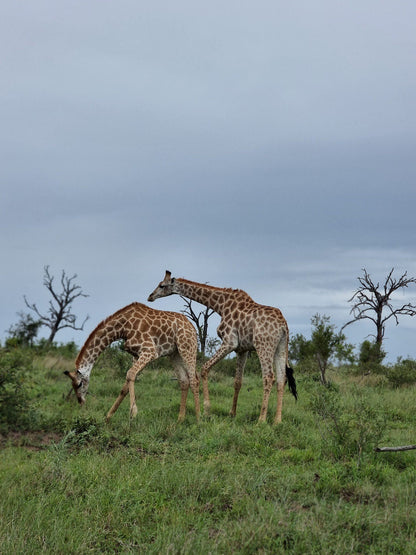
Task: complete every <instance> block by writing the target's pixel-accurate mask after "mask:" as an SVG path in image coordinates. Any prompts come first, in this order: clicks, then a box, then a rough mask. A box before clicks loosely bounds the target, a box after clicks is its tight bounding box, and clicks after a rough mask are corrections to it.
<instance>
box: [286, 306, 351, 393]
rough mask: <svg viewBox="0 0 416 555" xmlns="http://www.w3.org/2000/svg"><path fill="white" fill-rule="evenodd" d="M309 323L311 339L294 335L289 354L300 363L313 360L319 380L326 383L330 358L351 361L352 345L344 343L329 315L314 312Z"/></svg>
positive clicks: (343, 337)
mask: <svg viewBox="0 0 416 555" xmlns="http://www.w3.org/2000/svg"><path fill="white" fill-rule="evenodd" d="M311 324H312V333H311V339H305V337H303V335H302V334H297V335H295V336H294V337H293V339H292V340H291V341H290V356H291V358H293V359H294V360H295V361H296V362H300V363H302V362H305V361H308V360H309V361H314V363H315V364H317V366H318V368H319V372H320V377H321V382H322V383H323V384H324V385H326V384H327V379H326V371H327V369H328V365H329V363H330V361H331V359H334V358H336V359H338V361H339V362H342V361H343V360H347V361H348V362H352V361H353V360H354V355H353V349H354V347H353V345H350V344H348V343H346V341H345V340H346V337H345V335H344V334H343V333H342V332H338V333H337V332H336V331H335V325H334V324H331V323H330V317H329V316H325V315H323V316H321V315H320V314H315V316H313V317H312V319H311Z"/></svg>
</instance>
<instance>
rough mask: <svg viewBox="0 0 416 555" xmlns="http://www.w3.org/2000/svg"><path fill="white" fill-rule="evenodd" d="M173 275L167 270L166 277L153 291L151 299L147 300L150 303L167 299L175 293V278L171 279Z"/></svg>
mask: <svg viewBox="0 0 416 555" xmlns="http://www.w3.org/2000/svg"><path fill="white" fill-rule="evenodd" d="M171 275H172V274H171V273H170V272H169V270H166V274H165V277H164V278H163V280H162V281H161V282H160V283H159V285H158V286H157V287H156V289H155V290H154V291H153V293H150V295H149V298H148V299H147V300H148V301H149V302H153V301H155V300H156V299H159V298H160V297H167V296H168V295H173V294H174V293H175V290H174V288H175V278H173V277H171Z"/></svg>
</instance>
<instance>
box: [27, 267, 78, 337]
mask: <svg viewBox="0 0 416 555" xmlns="http://www.w3.org/2000/svg"><path fill="white" fill-rule="evenodd" d="M76 278H77V274H74V275H73V276H71V277H69V276H68V275H67V274H66V273H65V270H62V273H61V280H60V284H61V291H58V290H57V288H56V285H55V283H54V279H55V278H54V276H51V274H50V273H49V266H45V267H44V276H43V285H44V286H45V287H46V289H47V290H48V291H49V293H50V294H51V295H52V299H51V300H50V301H49V308H48V310H47V312H46V313H44V314H42V313H41V312H40V311H39V310H38V307H37V306H36V304H35V303H29V301H28V300H27V298H26V296H24V300H25V303H26V306H27V307H28V308H30V310H33V311H34V312H35V313H36V315H37V316H38V317H39V322H40V323H41V325H42V326H46V327H47V328H49V330H50V334H49V338H48V342H49V343H50V344H51V343H52V342H53V340H54V338H55V335H56V334H57V332H58V331H60V330H62V329H64V328H71V329H73V330H83V329H84V325H85V322H86V321H87V320H88V318H89V317H88V316H87V317H86V318H85V320H84V321H83V323H82V324H81V326H77V325H76V320H77V317H76V316H75V314H73V313H72V304H73V302H74V301H75V300H76V299H77V298H79V297H88V295H86V294H85V293H83V292H82V289H81V287H80V286H79V285H76V284H75V283H74V280H75V279H76Z"/></svg>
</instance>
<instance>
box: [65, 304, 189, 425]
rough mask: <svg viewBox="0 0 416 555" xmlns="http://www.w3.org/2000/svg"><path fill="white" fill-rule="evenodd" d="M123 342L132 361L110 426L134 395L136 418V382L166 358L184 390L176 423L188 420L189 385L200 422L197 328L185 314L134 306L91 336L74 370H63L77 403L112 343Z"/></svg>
mask: <svg viewBox="0 0 416 555" xmlns="http://www.w3.org/2000/svg"><path fill="white" fill-rule="evenodd" d="M119 339H123V340H124V341H125V343H124V347H125V349H126V351H127V352H129V353H130V354H132V355H133V357H134V359H135V360H134V363H133V365H132V367H131V368H130V369H129V370H128V372H127V375H126V382H125V384H124V385H123V388H122V389H121V392H120V395H119V396H118V397H117V399H116V401H115V402H114V404H113V406H112V407H111V409H110V410H109V411H108V413H107V422H108V420H109V419H110V418H111V417H112V415H113V414H114V413H115V412H116V410H117V409H118V407H119V406H120V403H121V402H122V401H123V399H124V398H125V397H126V395H127V393H130V416H131V417H134V416H136V414H137V406H136V399H135V395H134V381H135V379H136V376H137V375H138V374H139V373H140V372H142V370H143V369H144V367H145V366H146V365H147V364H148V363H149V362H151V361H152V360H156V359H158V358H160V357H162V356H166V355H168V356H169V357H170V359H171V361H172V363H173V366H174V369H175V372H176V375H177V377H178V380H179V384H180V389H181V401H180V408H179V417H178V420H179V421H182V420H183V419H184V418H185V412H186V398H187V396H188V390H189V386H190V387H191V390H192V393H193V395H194V401H195V414H196V418H197V420H198V418H199V378H198V375H197V373H196V353H197V338H196V331H195V328H194V327H193V325H192V324H191V323H190V322H189V320H188V319H187V318H186V316H185V315H184V314H179V313H177V312H166V311H163V310H154V309H152V308H150V307H148V306H146V305H144V304H141V303H137V302H134V303H132V304H130V305H128V306H125V307H124V308H122V309H120V310H118V311H117V312H115V313H114V314H112V315H111V316H109V317H108V318H106V319H105V320H103V321H102V322H101V323H100V324H99V325H98V326H97V327H96V328H95V330H94V331H93V332H92V333H91V334H90V336H89V337H88V339H87V340H86V342H85V344H84V346H83V347H82V349H81V350H80V352H79V354H78V357H77V359H76V361H75V366H76V370H75V371H74V372H68V371H66V372H64V374H66V375H67V376H68V377H69V378H70V379H71V380H72V387H73V388H74V390H75V393H76V396H77V399H78V402H79V403H80V404H81V405H83V404H84V403H85V396H86V394H87V391H88V384H89V379H90V373H91V369H92V368H93V366H94V363H95V361H96V360H97V357H98V355H99V354H100V353H101V352H102V351H103V350H104V349H105V348H106V347H108V345H110V344H111V343H112V342H113V341H117V340H119Z"/></svg>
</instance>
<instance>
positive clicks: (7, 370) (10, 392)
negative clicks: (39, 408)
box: [0, 349, 32, 428]
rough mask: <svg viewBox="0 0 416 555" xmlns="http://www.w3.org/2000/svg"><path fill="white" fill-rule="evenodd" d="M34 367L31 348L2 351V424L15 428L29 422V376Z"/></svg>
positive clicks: (0, 396)
mask: <svg viewBox="0 0 416 555" xmlns="http://www.w3.org/2000/svg"><path fill="white" fill-rule="evenodd" d="M31 369H32V354H31V352H30V350H29V349H11V350H1V351H0V424H1V425H2V426H6V427H9V426H10V425H13V427H14V428H19V427H22V426H23V425H24V424H25V423H27V422H28V419H29V414H28V413H29V412H30V403H29V393H28V387H27V377H28V375H29V373H30V371H31Z"/></svg>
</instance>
